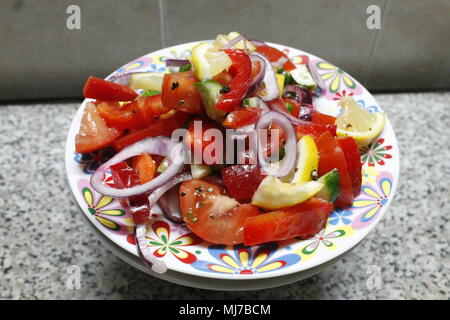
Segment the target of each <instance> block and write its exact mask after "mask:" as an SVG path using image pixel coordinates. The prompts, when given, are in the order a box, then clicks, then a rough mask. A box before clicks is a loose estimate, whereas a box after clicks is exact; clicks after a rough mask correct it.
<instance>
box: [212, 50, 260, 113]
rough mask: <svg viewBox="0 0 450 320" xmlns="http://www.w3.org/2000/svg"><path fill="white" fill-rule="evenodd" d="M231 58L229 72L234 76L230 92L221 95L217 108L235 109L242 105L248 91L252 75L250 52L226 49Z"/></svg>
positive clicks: (229, 87) (229, 86)
mask: <svg viewBox="0 0 450 320" xmlns="http://www.w3.org/2000/svg"><path fill="white" fill-rule="evenodd" d="M224 51H225V52H226V53H227V54H228V56H229V57H230V58H231V62H232V64H231V66H230V68H229V69H228V72H229V73H230V74H231V75H232V76H233V80H231V82H230V84H229V85H228V89H229V91H228V92H224V93H222V94H221V95H220V97H219V101H218V102H217V104H216V106H215V108H216V109H219V110H224V111H233V110H235V109H236V108H238V107H239V106H240V105H241V100H242V99H243V97H244V96H245V94H246V93H247V90H248V87H249V86H250V81H251V77H252V63H251V61H250V58H249V56H248V54H247V53H246V52H245V51H244V50H241V49H226V50H224Z"/></svg>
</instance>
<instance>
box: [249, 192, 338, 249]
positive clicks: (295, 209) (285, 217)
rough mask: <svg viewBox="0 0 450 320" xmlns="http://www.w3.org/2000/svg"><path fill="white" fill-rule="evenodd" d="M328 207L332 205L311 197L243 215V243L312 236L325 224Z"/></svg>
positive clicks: (329, 209) (251, 243) (330, 207)
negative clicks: (252, 215) (246, 216)
mask: <svg viewBox="0 0 450 320" xmlns="http://www.w3.org/2000/svg"><path fill="white" fill-rule="evenodd" d="M332 210H333V204H331V203H329V202H327V201H324V200H322V199H317V198H312V199H310V200H308V201H305V202H303V203H300V204H297V205H295V206H292V207H288V208H283V209H279V210H276V211H271V212H268V213H263V214H260V215H257V216H254V217H250V218H247V220H245V223H244V244H245V245H249V246H250V245H255V244H260V243H265V242H270V241H280V240H287V239H291V238H294V237H302V238H307V237H310V236H313V235H315V234H317V233H318V232H319V231H320V230H321V229H322V228H323V227H324V226H325V223H326V221H327V219H328V216H329V215H330V213H331V211H332Z"/></svg>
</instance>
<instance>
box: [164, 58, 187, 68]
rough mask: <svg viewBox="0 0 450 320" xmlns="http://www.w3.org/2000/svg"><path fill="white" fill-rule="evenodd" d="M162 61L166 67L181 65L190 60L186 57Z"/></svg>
mask: <svg viewBox="0 0 450 320" xmlns="http://www.w3.org/2000/svg"><path fill="white" fill-rule="evenodd" d="M164 63H165V64H166V67H182V66H184V65H186V64H188V63H190V62H189V60H187V59H166V60H164Z"/></svg>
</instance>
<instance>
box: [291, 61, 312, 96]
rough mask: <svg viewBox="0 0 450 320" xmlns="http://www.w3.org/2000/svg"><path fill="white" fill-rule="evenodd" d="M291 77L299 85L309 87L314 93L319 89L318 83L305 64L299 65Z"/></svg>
mask: <svg viewBox="0 0 450 320" xmlns="http://www.w3.org/2000/svg"><path fill="white" fill-rule="evenodd" d="M291 76H292V78H293V79H294V80H295V82H297V83H298V84H299V85H301V86H304V87H307V88H308V89H311V90H313V91H314V90H316V89H317V84H316V82H315V81H314V79H313V77H312V76H311V74H310V73H309V70H308V68H307V67H306V66H305V65H304V64H299V65H297V67H296V68H295V69H294V70H292V71H291Z"/></svg>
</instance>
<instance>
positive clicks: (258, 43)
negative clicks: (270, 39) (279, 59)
mask: <svg viewBox="0 0 450 320" xmlns="http://www.w3.org/2000/svg"><path fill="white" fill-rule="evenodd" d="M250 42H251V43H252V44H253V45H254V46H255V47H261V46H267V43H265V42H264V41H260V40H254V39H252V40H250Z"/></svg>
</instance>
